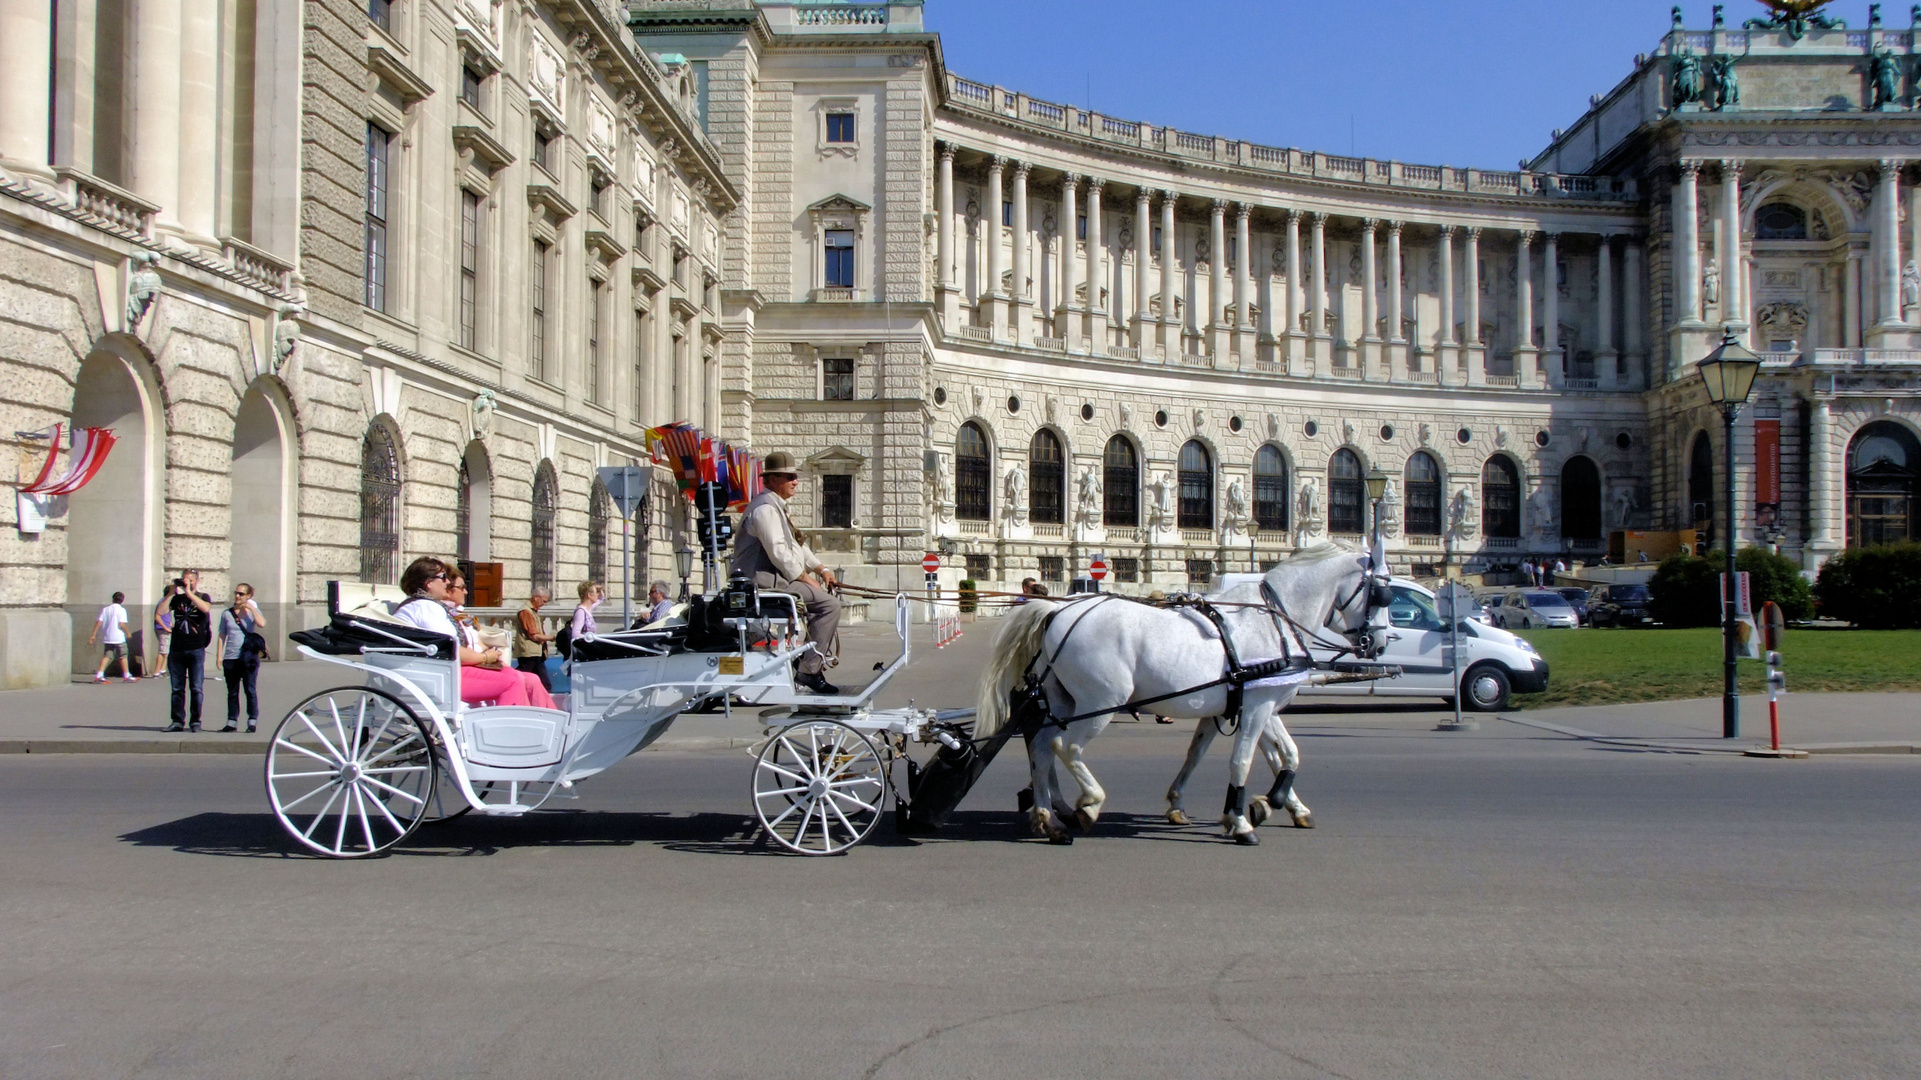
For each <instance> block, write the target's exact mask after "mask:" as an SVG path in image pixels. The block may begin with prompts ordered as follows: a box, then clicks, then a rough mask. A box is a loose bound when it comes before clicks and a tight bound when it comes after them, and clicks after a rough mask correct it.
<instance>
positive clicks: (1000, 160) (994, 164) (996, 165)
mask: <svg viewBox="0 0 1921 1080" xmlns="http://www.w3.org/2000/svg"><path fill="white" fill-rule="evenodd" d="M1006 167H1007V159H1006V158H1004V157H1002V156H1000V155H999V154H989V155H987V171H988V172H990V173H997V172H1000V171H1001V170H1002V169H1004V168H1006Z"/></svg>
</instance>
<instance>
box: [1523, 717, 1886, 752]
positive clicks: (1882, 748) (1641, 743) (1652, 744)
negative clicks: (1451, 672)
mask: <svg viewBox="0 0 1921 1080" xmlns="http://www.w3.org/2000/svg"><path fill="white" fill-rule="evenodd" d="M1501 719H1503V720H1506V721H1508V722H1510V723H1514V724H1520V725H1522V726H1524V727H1531V728H1539V729H1541V730H1543V731H1552V732H1554V733H1555V734H1557V735H1566V736H1568V737H1569V738H1572V739H1581V740H1583V741H1586V742H1598V743H1604V744H1607V745H1610V746H1632V747H1636V748H1638V749H1643V750H1664V751H1666V752H1668V753H1671V754H1731V755H1734V756H1738V757H1773V756H1776V755H1773V754H1770V753H1762V754H1758V755H1757V754H1751V753H1749V751H1752V750H1757V749H1761V750H1765V747H1762V746H1760V744H1758V743H1748V742H1744V741H1739V740H1730V743H1732V744H1733V745H1727V746H1707V745H1701V742H1700V741H1699V740H1697V741H1696V742H1694V743H1683V742H1679V741H1663V740H1660V739H1637V738H1631V737H1628V736H1621V735H1601V734H1598V733H1596V732H1592V731H1582V730H1581V729H1580V728H1573V727H1567V726H1565V725H1562V724H1550V723H1548V722H1547V721H1546V720H1531V719H1523V718H1522V717H1519V716H1506V715H1504V716H1502V717H1501ZM1781 749H1782V750H1783V751H1798V754H1796V753H1783V754H1782V755H1780V756H1782V757H1793V756H1799V757H1806V756H1807V755H1809V754H1921V745H1917V744H1913V743H1876V742H1834V743H1801V744H1799V745H1796V746H1791V747H1790V746H1783V747H1782V748H1781Z"/></svg>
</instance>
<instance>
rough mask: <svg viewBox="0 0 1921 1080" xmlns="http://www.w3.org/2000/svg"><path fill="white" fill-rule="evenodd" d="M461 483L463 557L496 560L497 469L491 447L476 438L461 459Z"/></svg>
mask: <svg viewBox="0 0 1921 1080" xmlns="http://www.w3.org/2000/svg"><path fill="white" fill-rule="evenodd" d="M460 483H461V484H462V485H463V486H462V487H461V488H460V490H458V491H456V492H455V498H456V501H457V505H458V507H459V508H460V509H462V510H464V511H465V515H464V519H462V515H460V514H458V513H457V514H456V518H457V520H456V521H455V522H454V529H455V532H456V534H457V535H456V536H455V538H454V539H455V543H456V545H457V546H458V549H459V554H460V557H461V558H463V559H467V560H469V561H471V562H477V563H484V562H492V561H493V534H494V499H493V491H494V466H493V459H492V458H490V457H489V456H488V454H487V444H485V443H483V442H481V441H480V440H479V439H475V440H474V441H473V442H470V443H468V444H467V451H466V453H465V454H463V455H462V456H461V459H460Z"/></svg>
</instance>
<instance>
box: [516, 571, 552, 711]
mask: <svg viewBox="0 0 1921 1080" xmlns="http://www.w3.org/2000/svg"><path fill="white" fill-rule="evenodd" d="M553 598H554V594H553V593H552V592H550V591H549V590H548V588H547V586H545V585H536V586H534V591H533V595H531V596H529V597H528V598H527V606H526V607H524V608H521V609H520V614H519V615H517V616H515V617H514V666H515V667H517V668H519V669H520V670H522V671H530V672H532V673H533V674H534V677H535V678H537V679H539V680H540V685H541V686H543V687H545V688H546V690H547V692H548V693H549V694H551V693H553V692H554V683H553V679H552V678H551V677H550V676H549V675H548V674H547V643H548V642H550V641H552V640H554V639H553V635H551V634H547V633H544V632H543V631H542V630H541V628H540V609H541V608H544V607H546V606H547V603H548V602H549V601H551V600H552V599H553Z"/></svg>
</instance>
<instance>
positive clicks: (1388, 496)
mask: <svg viewBox="0 0 1921 1080" xmlns="http://www.w3.org/2000/svg"><path fill="white" fill-rule="evenodd" d="M1375 514H1376V515H1377V516H1378V517H1379V519H1380V524H1381V535H1383V536H1387V537H1390V538H1391V537H1396V536H1399V535H1401V497H1400V495H1399V494H1398V493H1397V492H1396V491H1395V490H1394V481H1393V480H1392V479H1390V480H1388V482H1387V490H1386V492H1384V493H1383V494H1382V495H1381V505H1380V509H1378V510H1376V511H1375Z"/></svg>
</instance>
